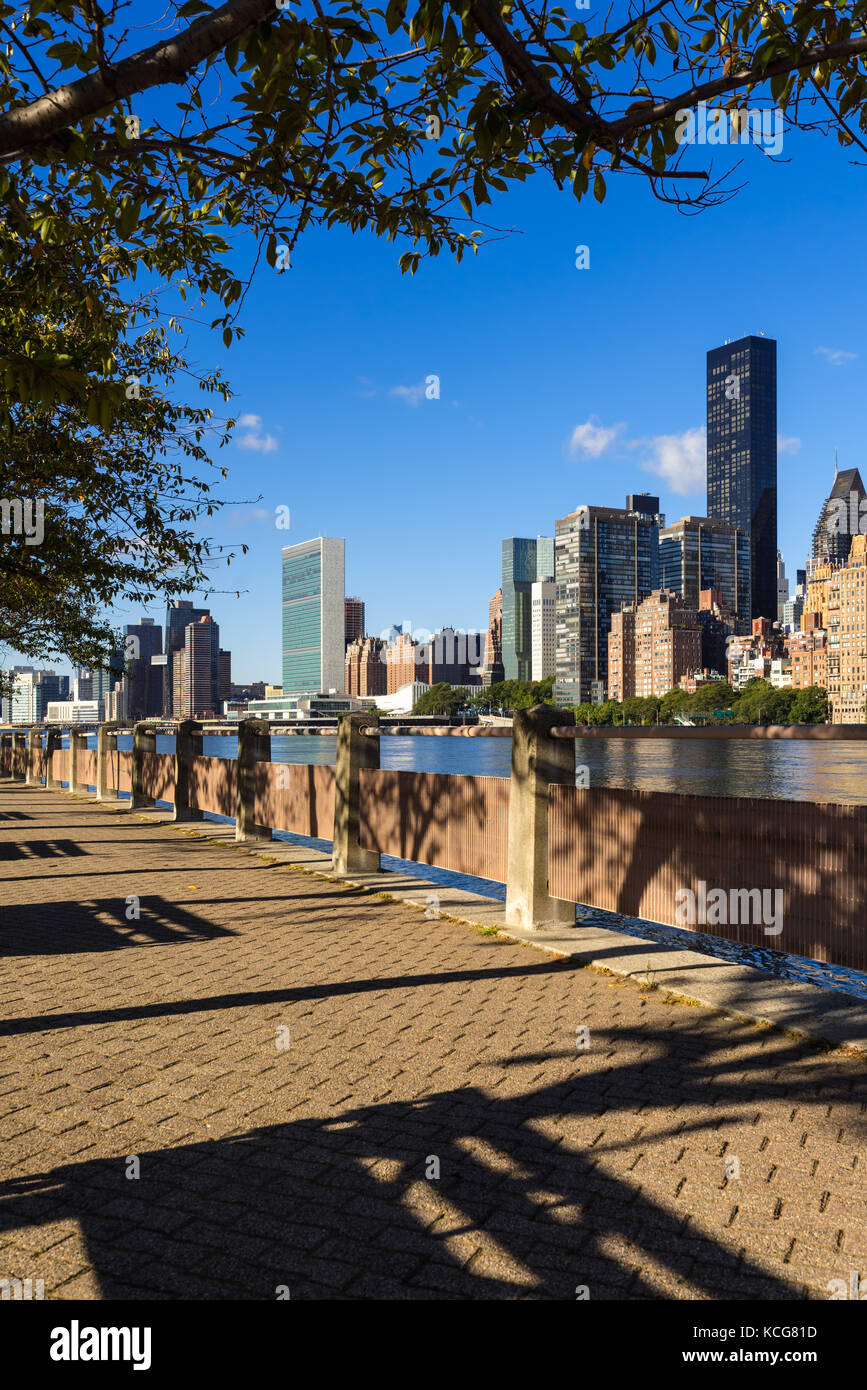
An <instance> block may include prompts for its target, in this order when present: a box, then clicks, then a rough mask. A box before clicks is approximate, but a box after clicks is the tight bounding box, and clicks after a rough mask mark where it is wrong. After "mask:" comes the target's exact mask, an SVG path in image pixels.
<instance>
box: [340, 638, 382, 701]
mask: <svg viewBox="0 0 867 1390" xmlns="http://www.w3.org/2000/svg"><path fill="white" fill-rule="evenodd" d="M345 672H346V674H345V682H344V685H345V690H346V694H347V695H386V694H387V693H388V681H387V671H386V666H385V643H384V642H383V641H382V639H381V638H380V637H357V638H356V639H355V641H354V642H351V643H350V644H349V646H348V647H347V649H346V661H345Z"/></svg>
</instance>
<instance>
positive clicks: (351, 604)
mask: <svg viewBox="0 0 867 1390" xmlns="http://www.w3.org/2000/svg"><path fill="white" fill-rule="evenodd" d="M343 607H344V612H345V614H346V631H345V641H346V645H347V647H348V646H349V644H350V642H356V641H357V640H358V638H359V637H363V636H364V600H363V599H360V598H354V597H353V598H347V599H346V600H345V602H344V605H343Z"/></svg>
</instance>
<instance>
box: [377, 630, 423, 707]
mask: <svg viewBox="0 0 867 1390" xmlns="http://www.w3.org/2000/svg"><path fill="white" fill-rule="evenodd" d="M417 653H418V643H417V642H414V641H413V638H412V634H411V633H409V632H399V633H398V634H397V636H396V637H395V639H394V641H393V642H390V643H389V645H388V646H387V648H386V651H385V674H386V688H385V693H386V694H387V695H394V694H395V692H396V691H398V690H400V688H401V686H404V685H411V684H412V682H413V681H418V680H419V679H420V677H419V674H418V672H419V667H418V664H417V662H416V655H417Z"/></svg>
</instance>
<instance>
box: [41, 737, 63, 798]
mask: <svg viewBox="0 0 867 1390" xmlns="http://www.w3.org/2000/svg"><path fill="white" fill-rule="evenodd" d="M62 746H63V734H62V733H61V731H60V729H49V730H48V732H47V734H46V736H45V790H46V791H47V792H59V791H61V790H62V788H61V785H60V778H59V777H55V775H54V754H55V753H59V752H60V749H61V747H62Z"/></svg>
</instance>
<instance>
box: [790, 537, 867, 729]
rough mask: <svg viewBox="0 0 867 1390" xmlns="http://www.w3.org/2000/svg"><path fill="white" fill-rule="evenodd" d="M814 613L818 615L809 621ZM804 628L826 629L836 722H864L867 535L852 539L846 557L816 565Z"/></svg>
mask: <svg viewBox="0 0 867 1390" xmlns="http://www.w3.org/2000/svg"><path fill="white" fill-rule="evenodd" d="M813 614H815V615H818V616H816V617H815V618H813V619H812V621H811V622H810V623H809V624H808V622H807V619H808V617H809V616H810V615H813ZM804 627H805V630H808V631H809V630H812V631H815V630H816V629H817V628H819V629H824V631H825V633H826V637H827V649H826V651H827V685H826V687H825V688H826V690H827V691H828V700H829V702H830V705H831V721H832V723H834V724H863V723H864V722H865V716H864V704H865V701H867V536H861V535H858V536H853V537H852V543H851V546H850V548H849V554H848V556H847V558H846V559H845V560H843V561H841V562H839V563H836V564H835V563H833V562H829V563H826V564H820V565H817V566H816V567H815V568H814V571H813V578H812V581H811V583H810V586H809V594H808V599H807V611H805V613H804ZM817 684H818V682H817Z"/></svg>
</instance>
